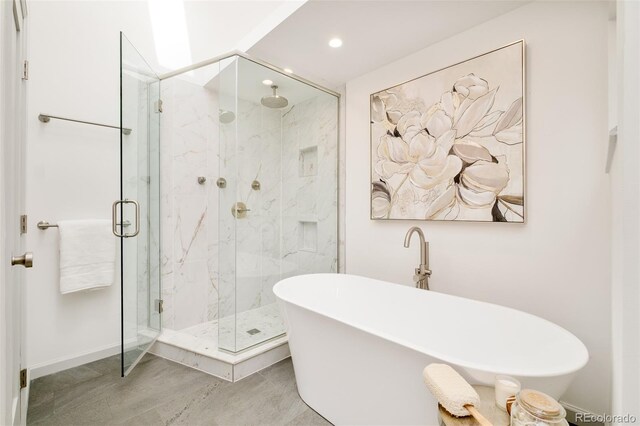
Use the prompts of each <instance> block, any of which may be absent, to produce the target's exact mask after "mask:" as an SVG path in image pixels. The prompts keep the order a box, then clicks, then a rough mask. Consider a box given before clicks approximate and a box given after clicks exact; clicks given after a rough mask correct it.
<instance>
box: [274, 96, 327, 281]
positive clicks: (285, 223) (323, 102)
mask: <svg viewBox="0 0 640 426" xmlns="http://www.w3.org/2000/svg"><path fill="white" fill-rule="evenodd" d="M282 129H283V131H282V133H283V138H282V140H283V149H282V162H283V168H282V170H283V175H282V205H283V216H282V227H283V232H282V237H281V241H282V243H281V244H282V277H283V278H286V277H289V276H293V275H299V274H308V273H316V272H337V271H338V190H337V188H338V99H336V98H335V97H334V96H331V95H328V94H325V93H319V94H318V95H317V96H315V97H314V98H311V99H308V100H306V101H303V102H299V103H297V104H296V105H293V106H292V107H291V108H290V109H288V110H287V111H286V112H284V113H283V116H282Z"/></svg>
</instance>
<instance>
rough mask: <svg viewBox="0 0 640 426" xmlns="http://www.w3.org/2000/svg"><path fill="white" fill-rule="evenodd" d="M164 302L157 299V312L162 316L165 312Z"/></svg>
mask: <svg viewBox="0 0 640 426" xmlns="http://www.w3.org/2000/svg"><path fill="white" fill-rule="evenodd" d="M163 305H164V300H162V299H156V312H157V313H159V314H161V313H162V311H164V306H163Z"/></svg>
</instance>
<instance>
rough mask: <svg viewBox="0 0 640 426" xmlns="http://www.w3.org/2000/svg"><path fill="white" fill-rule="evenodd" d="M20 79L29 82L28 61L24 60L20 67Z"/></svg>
mask: <svg viewBox="0 0 640 426" xmlns="http://www.w3.org/2000/svg"><path fill="white" fill-rule="evenodd" d="M22 79H23V80H29V61H27V60H25V61H24V64H23V65H22Z"/></svg>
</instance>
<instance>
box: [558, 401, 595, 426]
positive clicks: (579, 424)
mask: <svg viewBox="0 0 640 426" xmlns="http://www.w3.org/2000/svg"><path fill="white" fill-rule="evenodd" d="M560 404H562V406H563V407H564V409H565V410H567V421H568V422H569V423H571V424H574V425H576V426H604V423H603V422H599V421H590V422H586V421H584V419H585V418H592V419H597V418H598V415H597V414H594V413H592V412H590V411H589V410H585V409H583V408H580V407H576V406H575V405H572V404H569V403H568V402H564V401H560Z"/></svg>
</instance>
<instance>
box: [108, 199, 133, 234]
mask: <svg viewBox="0 0 640 426" xmlns="http://www.w3.org/2000/svg"><path fill="white" fill-rule="evenodd" d="M125 204H133V205H134V207H135V209H136V221H135V224H136V227H135V228H134V230H133V232H132V233H131V234H127V233H124V232H123V233H120V232H118V225H120V224H119V223H118V205H122V207H120V209H121V211H122V208H124V205H125ZM122 223H123V224H124V223H125V222H124V220H123V221H122ZM123 227H124V226H123ZM111 230H112V231H113V235H115V236H116V237H121V238H131V237H135V236H136V235H138V234H139V233H140V204H138V202H137V201H136V200H129V199H126V198H125V199H124V200H116V201H114V202H113V204H112V206H111Z"/></svg>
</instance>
